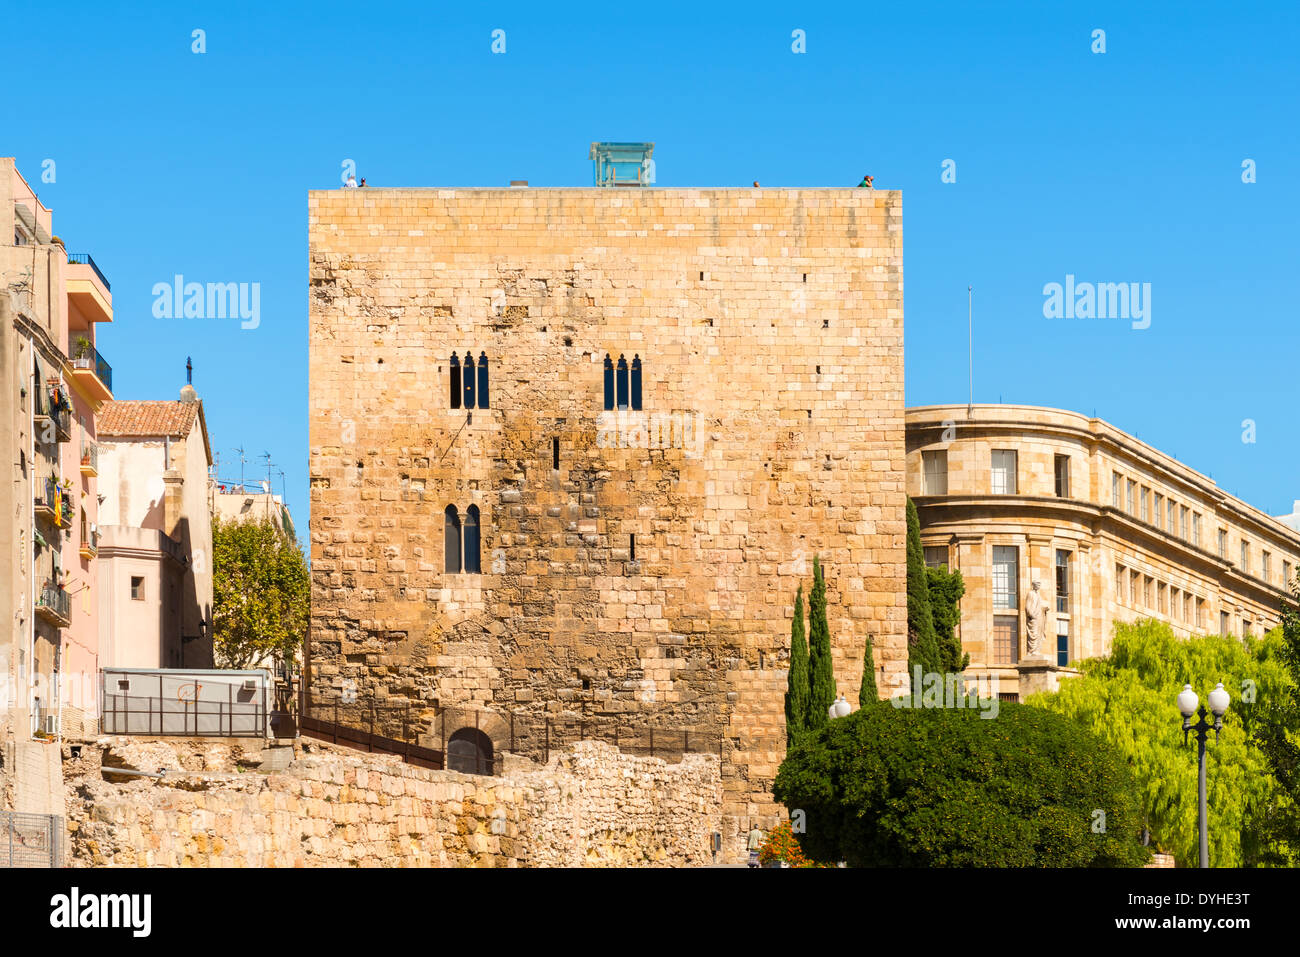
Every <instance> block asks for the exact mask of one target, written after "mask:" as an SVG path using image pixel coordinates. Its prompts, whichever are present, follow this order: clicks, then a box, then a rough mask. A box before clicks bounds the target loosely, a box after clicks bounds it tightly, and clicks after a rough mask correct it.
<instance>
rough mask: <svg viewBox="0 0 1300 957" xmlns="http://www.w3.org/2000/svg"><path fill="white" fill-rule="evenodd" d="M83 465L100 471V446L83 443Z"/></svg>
mask: <svg viewBox="0 0 1300 957" xmlns="http://www.w3.org/2000/svg"><path fill="white" fill-rule="evenodd" d="M105 384H107V383H105ZM109 391H112V390H109ZM81 464H82V465H88V466H90V467H91V468H92V469H94V470H95V471H96V472H98V471H99V446H98V445H95V444H94V443H93V442H82V443H81Z"/></svg>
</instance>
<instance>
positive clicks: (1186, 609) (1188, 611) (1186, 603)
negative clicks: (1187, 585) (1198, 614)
mask: <svg viewBox="0 0 1300 957" xmlns="http://www.w3.org/2000/svg"><path fill="white" fill-rule="evenodd" d="M1183 621H1185V622H1187V624H1189V625H1190V624H1191V623H1192V596H1191V594H1190V593H1188V592H1183Z"/></svg>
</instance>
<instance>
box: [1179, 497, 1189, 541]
mask: <svg viewBox="0 0 1300 957" xmlns="http://www.w3.org/2000/svg"><path fill="white" fill-rule="evenodd" d="M1190 511H1191V509H1189V508H1188V507H1187V506H1186V505H1180V506H1178V537H1179V538H1181V539H1182V540H1183V541H1187V515H1188V513H1189V512H1190Z"/></svg>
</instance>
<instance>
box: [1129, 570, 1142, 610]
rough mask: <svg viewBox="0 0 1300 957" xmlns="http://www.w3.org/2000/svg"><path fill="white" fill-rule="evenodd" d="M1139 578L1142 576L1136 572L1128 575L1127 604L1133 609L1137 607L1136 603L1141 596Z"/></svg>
mask: <svg viewBox="0 0 1300 957" xmlns="http://www.w3.org/2000/svg"><path fill="white" fill-rule="evenodd" d="M1141 578H1142V576H1141V575H1139V574H1138V573H1137V572H1129V573H1128V600H1129V604H1130V605H1132V606H1133V607H1135V608H1136V607H1137V603H1138V601H1139V600H1140V599H1141V597H1142V594H1141V590H1142V586H1141V584H1139V582H1140V580H1141Z"/></svg>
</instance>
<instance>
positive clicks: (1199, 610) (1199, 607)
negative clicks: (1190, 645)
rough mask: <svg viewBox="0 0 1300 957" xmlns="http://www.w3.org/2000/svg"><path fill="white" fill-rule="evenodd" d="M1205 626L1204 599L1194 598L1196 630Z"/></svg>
mask: <svg viewBox="0 0 1300 957" xmlns="http://www.w3.org/2000/svg"><path fill="white" fill-rule="evenodd" d="M1204 628H1205V599H1204V598H1198V599H1196V630H1197V631H1201V630H1203V629H1204Z"/></svg>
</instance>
